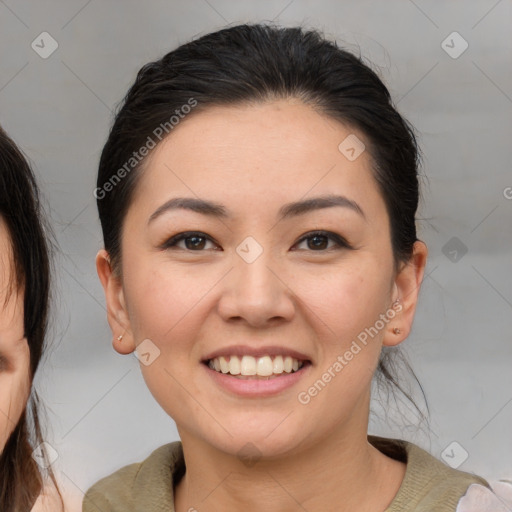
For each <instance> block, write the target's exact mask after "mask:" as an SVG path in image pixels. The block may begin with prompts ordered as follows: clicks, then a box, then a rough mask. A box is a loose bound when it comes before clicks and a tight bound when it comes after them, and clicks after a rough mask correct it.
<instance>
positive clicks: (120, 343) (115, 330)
mask: <svg viewBox="0 0 512 512" xmlns="http://www.w3.org/2000/svg"><path fill="white" fill-rule="evenodd" d="M96 271H97V273H98V277H99V279H100V281H101V284H102V286H103V291H104V293H105V301H106V304H107V320H108V323H109V325H110V328H111V330H112V335H113V339H112V346H113V347H114V350H116V351H117V352H119V353H120V354H131V353H132V352H133V351H134V350H135V343H134V340H133V336H132V331H131V326H130V320H129V317H128V311H127V308H126V303H125V299H124V291H123V286H122V283H121V279H120V277H119V276H116V275H115V274H114V272H113V269H112V266H111V263H110V257H109V254H108V252H107V251H106V250H105V249H101V250H100V251H98V254H97V255H96Z"/></svg>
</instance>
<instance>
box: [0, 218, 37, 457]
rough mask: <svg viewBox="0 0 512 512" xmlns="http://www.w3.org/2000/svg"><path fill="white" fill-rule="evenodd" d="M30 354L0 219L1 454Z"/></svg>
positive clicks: (22, 400)
mask: <svg viewBox="0 0 512 512" xmlns="http://www.w3.org/2000/svg"><path fill="white" fill-rule="evenodd" d="M29 389H30V352H29V347H28V343H27V340H26V339H25V338H24V336H23V292H22V291H19V290H18V289H17V286H16V282H15V277H14V268H13V257H12V247H11V237H10V234H9V231H8V229H7V226H6V224H5V221H4V220H3V219H2V217H0V453H1V452H2V451H3V449H4V447H5V444H6V442H7V440H8V439H9V436H10V435H11V433H12V431H13V430H14V428H15V427H16V425H17V423H18V421H19V419H20V417H21V413H22V412H23V409H24V408H25V405H26V402H27V399H28V394H29Z"/></svg>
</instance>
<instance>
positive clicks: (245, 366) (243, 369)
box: [240, 356, 256, 375]
mask: <svg viewBox="0 0 512 512" xmlns="http://www.w3.org/2000/svg"><path fill="white" fill-rule="evenodd" d="M240 374H241V375H256V359H254V357H251V356H244V357H242V362H241V363H240Z"/></svg>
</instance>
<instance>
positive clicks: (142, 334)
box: [124, 264, 218, 350]
mask: <svg viewBox="0 0 512 512" xmlns="http://www.w3.org/2000/svg"><path fill="white" fill-rule="evenodd" d="M133 270H134V271H133V272H127V273H126V274H125V285H124V289H125V296H126V300H127V306H128V311H129V316H130V324H131V327H132V330H133V332H134V335H135V340H136V343H139V342H140V341H142V340H143V339H146V338H149V339H151V341H153V342H154V343H155V344H156V345H157V346H158V347H159V348H160V350H166V346H167V345H169V341H170V340H176V341H178V340H180V339H182V338H183V336H184V335H185V334H184V333H186V336H185V338H186V337H189V338H191V337H192V335H193V330H194V325H198V327H199V326H200V324H198V323H197V322H194V320H193V319H194V317H195V316H197V314H198V312H199V311H200V310H201V303H200V302H201V298H202V297H204V296H205V295H207V293H208V291H209V290H211V289H212V287H213V286H214V284H215V282H216V281H217V280H218V278H217V277H216V276H215V275H212V274H213V272H211V271H210V272H209V273H207V274H205V273H201V272H200V271H199V270H198V271H196V270H195V269H193V268H185V267H183V268H181V269H177V268H172V267H171V266H170V265H165V264H163V265H158V268H151V269H149V268H146V269H144V268H138V269H133ZM203 274H204V275H203Z"/></svg>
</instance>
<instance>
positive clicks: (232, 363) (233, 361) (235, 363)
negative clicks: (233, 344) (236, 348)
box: [213, 356, 240, 375]
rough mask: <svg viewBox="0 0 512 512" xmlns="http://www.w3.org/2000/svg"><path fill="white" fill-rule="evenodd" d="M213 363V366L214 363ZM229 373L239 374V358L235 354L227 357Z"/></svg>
mask: <svg viewBox="0 0 512 512" xmlns="http://www.w3.org/2000/svg"><path fill="white" fill-rule="evenodd" d="M213 365H214V366H215V363H213ZM229 373H231V375H240V359H238V357H237V356H231V357H230V358H229Z"/></svg>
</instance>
